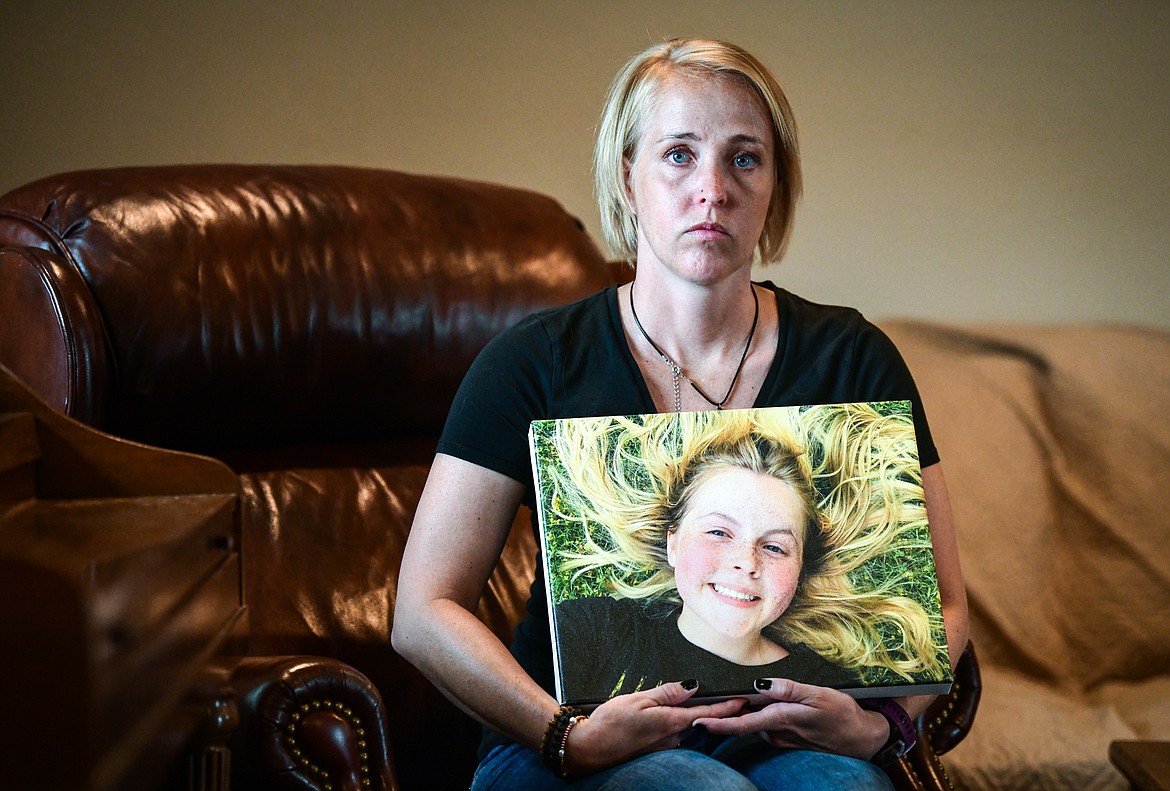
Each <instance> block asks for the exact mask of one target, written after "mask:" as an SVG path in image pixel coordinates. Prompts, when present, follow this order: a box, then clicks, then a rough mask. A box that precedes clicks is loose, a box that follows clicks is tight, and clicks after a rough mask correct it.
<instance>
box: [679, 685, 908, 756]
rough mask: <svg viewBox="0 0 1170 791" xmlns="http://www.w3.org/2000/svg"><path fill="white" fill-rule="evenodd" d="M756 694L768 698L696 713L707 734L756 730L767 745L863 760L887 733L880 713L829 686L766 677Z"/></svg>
mask: <svg viewBox="0 0 1170 791" xmlns="http://www.w3.org/2000/svg"><path fill="white" fill-rule="evenodd" d="M768 681H771V686H770V687H768V688H766V689H765V688H763V687H764V685H760V686H759V691H760V694H762V695H764V696H765V697H767V698H769V699H771V700H772V701H773V702H772V703H768V704H765V705H764V706H763V707H762V708H759V709H755V710H753V711H749V712H747V713H744V714H741V715H739V716H733V717H725V718H723V719H717V718H702V719H697V720H696V721H695V725H702V726H704V727H705V728H707V730H709V731H710V732H711V733H717V734H723V735H727V736H742V735H744V734H747V733H755V732H759V733H760V734H761V735H762V736H763V737H764V738H765V739H766V740H767V741H768V742H769V743H770V744H772V746H774V747H780V748H786V749H797V750H818V751H820V752H828V753H836V754H837V755H847V756H850V757H852V758H860V759H862V760H869V758H871V757H872V756H873V755H874V753H876V752H877V751H878V750H880V749H881V748H882V745H884V744H885V743H886V740H887V739H888V738H889V735H890V726H889V723H888V722H887V721H886V718H885V717H883V716H882V715H881V714H878V713H877V712H874V711H866V710H865V709H862V708H861V707H860V706H858V705H857V701H855V700H854V699H853V698H851V697H850V696H849V695H846V694H845V693H844V692H840V691H838V690H835V689H828V688H826V687H815V686H812V685H810V684H800V683H797V682H795V681H791V680H789V679H786V678H776V679H768Z"/></svg>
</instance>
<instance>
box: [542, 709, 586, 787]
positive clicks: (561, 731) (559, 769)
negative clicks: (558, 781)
mask: <svg viewBox="0 0 1170 791" xmlns="http://www.w3.org/2000/svg"><path fill="white" fill-rule="evenodd" d="M584 719H586V716H585V714H583V713H582V712H581V710H580V709H577V708H575V707H573V706H568V705H563V706H561V707H560V708H559V709H557V712H556V714H554V715H553V716H552V718H551V719H550V720H549V721H548V725H547V726H545V729H544V735H543V736H542V737H541V740H540V759H541V760H542V761H544V763H545V765H547V766H548V767H549V768H550V769H552V770H553V771H554V772H556V774H557V776H558V777H560V778H565V777H568V770H567V768H566V766H565V755H566V752H567V750H568V745H569V734H570V733H572V731H573V728H574V727H575V726H576V725H577V723H579V722H580V721H581V720H584Z"/></svg>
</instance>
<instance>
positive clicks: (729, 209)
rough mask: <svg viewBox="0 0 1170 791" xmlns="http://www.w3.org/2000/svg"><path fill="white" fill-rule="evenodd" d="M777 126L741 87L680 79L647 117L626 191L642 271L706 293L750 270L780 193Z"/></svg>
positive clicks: (734, 81)
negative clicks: (666, 273) (664, 273)
mask: <svg viewBox="0 0 1170 791" xmlns="http://www.w3.org/2000/svg"><path fill="white" fill-rule="evenodd" d="M773 151H774V147H773V138H772V127H771V124H770V123H769V120H768V114H767V112H766V111H765V109H764V105H763V102H762V101H761V100H760V98H759V97H758V96H757V95H756V93H755V91H753V90H752V89H751V87H750V86H749V85H748V84H747V83H745V82H743V81H742V80H741V79H739V78H736V77H732V76H728V75H723V76H716V75H694V74H688V73H685V72H678V73H674V74H671V75H670V76H668V77H667V78H666V79H665V80H664V81H663V82H662V84H661V85H660V86H659V88H658V90H657V92H656V97H655V99H654V100H653V101H652V102H651V104H650V106H649V107H648V109H647V111H646V118H645V119H644V121H643V125H642V129H641V134H640V137H639V139H638V144H637V148H636V150H635V153H634V159H633V162H632V163H628V164H627V168H628V172H627V174H626V184H627V188H628V189H629V191H630V197H631V200H632V203H633V206H634V213H635V214H636V215H637V218H638V260H637V265H638V269H639V270H642V269H643V268H644V267H649V266H654V265H662V266H665V267H667V268H668V269H669V270H671V271H673V272H674V273H676V274H677V275H679V276H681V277H684V278H686V279H688V280H691V281H693V282H696V283H700V284H707V285H710V284H713V283H716V282H719V281H720V280H722V279H723V278H725V277H727V276H728V275H729V274H730V273H732V272H735V271H738V270H739V269H741V268H742V267H744V266H748V267H750V266H751V261H752V256H753V253H754V251H755V248H756V245H757V243H758V242H759V240H760V234H761V233H763V229H764V221H765V220H766V218H767V216H768V205H769V203H770V202H771V200H772V191H773V189H774V187H775V165H774V162H773V159H774V154H773Z"/></svg>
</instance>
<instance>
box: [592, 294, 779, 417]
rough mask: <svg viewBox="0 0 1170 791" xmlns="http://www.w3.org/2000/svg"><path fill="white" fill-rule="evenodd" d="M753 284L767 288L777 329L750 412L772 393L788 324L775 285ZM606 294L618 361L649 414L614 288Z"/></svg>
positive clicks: (650, 404) (645, 387)
mask: <svg viewBox="0 0 1170 791" xmlns="http://www.w3.org/2000/svg"><path fill="white" fill-rule="evenodd" d="M756 285H758V286H761V287H762V288H766V289H768V291H769V292H770V293H771V294H772V299H773V300H775V304H776V318H777V321H778V323H779V327H778V329H777V333H778V337H777V339H776V352H775V354H773V355H772V362H771V364H770V365H769V366H768V373H767V375H766V376H765V377H764V381H763V382H762V383H761V384H760V389H759V391H758V392H757V393H756V400H755V402H754V403H753V404H752V408H753V409H758V408H760V407H761V406H766V405H767V402H768V394H769V393H771V392H772V391H773V389H774V388H775V385H776V380H777V378H778V377H779V376H780V369H781V367H782V366H783V363H784V350H785V348H787V345H788V344H787V343H786V342H785V341H786V338H785V328H786V327H787V326H788V322H787V321H786V320H785V319H786V317H785V315H784V309H783V303H782V300H780V299H778V298H777V294H776V291H777V288H776V286H775V285H774V284H773V283H772V282H771V281H769V280H766V281H764V282H762V283H756ZM606 291H607V293H606V298H605V302H606V305H608V306H609V319H610V328H611V329H612V331H613V339H614V344H615V346H616V347H617V348H618V349H619V350H620V353H621V357H622V362H623V363H624V364H625V366H626V375H627V376H628V377H629V378H630V381H632V382H633V383H634V385H635V386H636V387H637V389H638V394H639V397H640V398H641V399H642V405H643V413H644V414H650V413H652V412H657V411H658V408H657V407H656V406H655V405H654V397H653V396H651V395H650V387H649V385H647V384H646V377H644V376H642V369H641V368H639V367H638V361H637V360H636V359H635V358H634V352H633V350H632V349H631V348H630V344H629V342H628V341H627V340H626V330H625V327H623V326H622V312H621V307H620V306H619V305H618V286H616V285H612V286H610V287H609V288H608V289H607V290H606Z"/></svg>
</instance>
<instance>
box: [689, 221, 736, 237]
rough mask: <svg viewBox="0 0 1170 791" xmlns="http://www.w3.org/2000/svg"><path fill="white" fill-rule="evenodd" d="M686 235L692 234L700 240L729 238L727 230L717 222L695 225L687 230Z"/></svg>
mask: <svg viewBox="0 0 1170 791" xmlns="http://www.w3.org/2000/svg"><path fill="white" fill-rule="evenodd" d="M687 233H689V234H694V235H695V236H698V237H699V238H701V239H719V238H721V237H724V236H729V234H728V233H727V229H726V228H724V227H723V226H722V225H720V224H719V223H717V222H701V223H699V224H697V225H692V226H691V227H690V228H688V229H687Z"/></svg>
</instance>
